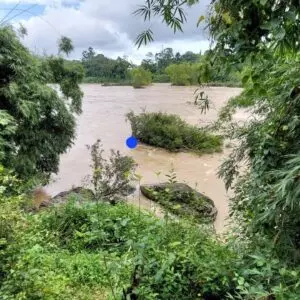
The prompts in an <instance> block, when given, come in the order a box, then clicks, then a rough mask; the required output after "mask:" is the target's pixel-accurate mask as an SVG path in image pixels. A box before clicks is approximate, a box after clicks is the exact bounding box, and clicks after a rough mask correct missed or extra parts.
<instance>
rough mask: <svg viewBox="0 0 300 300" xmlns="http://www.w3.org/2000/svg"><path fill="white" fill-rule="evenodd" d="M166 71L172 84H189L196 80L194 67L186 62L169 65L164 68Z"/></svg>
mask: <svg viewBox="0 0 300 300" xmlns="http://www.w3.org/2000/svg"><path fill="white" fill-rule="evenodd" d="M166 73H167V74H168V76H169V77H170V81H171V83H172V84H173V85H191V84H193V83H194V84H196V82H197V78H196V77H197V75H196V74H195V68H193V65H191V64H188V63H181V64H172V65H169V66H168V67H167V68H166Z"/></svg>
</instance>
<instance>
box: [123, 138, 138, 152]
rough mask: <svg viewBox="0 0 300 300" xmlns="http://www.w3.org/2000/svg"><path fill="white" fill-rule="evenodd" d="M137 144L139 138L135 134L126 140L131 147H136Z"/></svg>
mask: <svg viewBox="0 0 300 300" xmlns="http://www.w3.org/2000/svg"><path fill="white" fill-rule="evenodd" d="M137 144H138V140H137V139H136V138H135V137H134V136H131V137H129V138H128V139H127V140H126V145H127V147H128V148H130V149H134V148H136V146H137Z"/></svg>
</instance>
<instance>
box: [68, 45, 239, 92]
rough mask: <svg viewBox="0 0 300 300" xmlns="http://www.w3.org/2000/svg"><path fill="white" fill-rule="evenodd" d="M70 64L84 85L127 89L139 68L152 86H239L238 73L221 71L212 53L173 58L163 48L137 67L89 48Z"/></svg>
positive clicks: (166, 49) (125, 60)
mask: <svg viewBox="0 0 300 300" xmlns="http://www.w3.org/2000/svg"><path fill="white" fill-rule="evenodd" d="M73 62H74V63H78V64H79V63H80V64H82V66H83V68H84V71H85V78H84V82H85V83H102V84H107V85H108V84H120V85H131V84H132V70H133V69H135V68H140V69H144V70H146V71H149V72H151V74H152V82H160V83H165V82H171V83H172V84H173V85H192V84H199V83H208V84H211V85H228V86H239V85H240V71H241V70H235V71H232V70H231V71H230V72H228V71H227V70H226V69H225V68H223V67H222V61H221V60H220V59H216V58H215V57H214V53H213V51H212V50H209V51H206V52H205V53H203V54H202V53H201V52H200V53H193V52H192V51H187V52H185V53H184V54H180V53H179V52H177V53H175V54H174V51H173V49H172V48H165V49H163V50H162V51H160V52H158V53H155V54H153V53H151V52H149V53H148V54H147V55H146V57H145V58H144V59H143V60H142V62H141V64H140V65H139V66H138V65H135V64H134V63H132V62H130V61H129V60H128V59H127V57H123V58H121V57H118V58H117V59H112V58H108V57H106V56H104V55H103V54H97V53H96V52H95V50H94V49H93V48H92V47H89V48H88V49H87V50H85V51H83V53H82V58H81V60H80V61H79V60H78V61H73Z"/></svg>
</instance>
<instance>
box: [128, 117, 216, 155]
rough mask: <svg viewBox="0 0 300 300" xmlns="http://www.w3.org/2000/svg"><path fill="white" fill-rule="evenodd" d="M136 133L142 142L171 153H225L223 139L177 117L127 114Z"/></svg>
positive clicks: (133, 132)
mask: <svg viewBox="0 0 300 300" xmlns="http://www.w3.org/2000/svg"><path fill="white" fill-rule="evenodd" d="M127 118H128V120H129V121H130V124H131V129H132V134H133V135H134V136H135V137H137V138H138V139H139V140H140V141H141V142H143V143H145V144H149V145H152V146H157V147H161V148H165V149H168V150H170V151H179V150H183V151H184V150H189V151H195V152H197V153H212V152H215V151H221V149H222V138H221V137H220V136H217V135H212V134H210V133H208V132H207V131H205V130H204V129H203V128H198V127H196V126H192V125H189V124H187V123H186V122H185V121H183V120H181V119H180V118H179V117H178V116H176V115H168V114H163V113H161V112H159V113H142V114H140V115H135V114H134V113H133V112H130V113H128V114H127Z"/></svg>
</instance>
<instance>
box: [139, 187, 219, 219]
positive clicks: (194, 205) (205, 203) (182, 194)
mask: <svg viewBox="0 0 300 300" xmlns="http://www.w3.org/2000/svg"><path fill="white" fill-rule="evenodd" d="M141 192H142V194H143V195H144V196H145V197H147V198H148V199H150V200H153V201H155V202H157V203H159V204H161V205H162V206H163V207H165V208H166V209H168V210H169V211H170V212H172V213H174V214H176V215H179V216H183V217H193V218H195V219H196V221H198V222H200V223H207V222H213V221H214V220H215V219H216V216H217V212H218V211H217V209H216V207H215V205H214V202H213V201H212V200H211V199H210V198H209V197H207V196H206V195H203V194H201V193H199V192H198V191H196V190H194V189H192V188H191V187H190V186H188V185H187V184H185V183H160V184H145V185H141Z"/></svg>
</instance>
